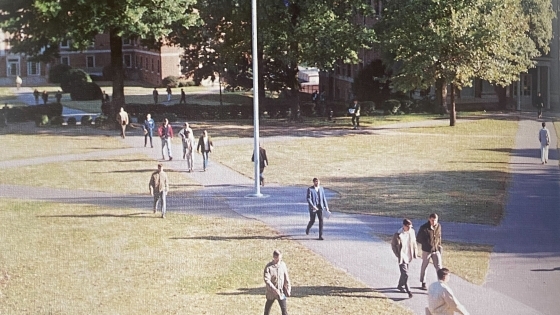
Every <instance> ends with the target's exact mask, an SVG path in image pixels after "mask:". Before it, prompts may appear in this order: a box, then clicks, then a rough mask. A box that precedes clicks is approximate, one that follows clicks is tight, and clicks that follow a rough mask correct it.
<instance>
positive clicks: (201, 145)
mask: <svg viewBox="0 0 560 315" xmlns="http://www.w3.org/2000/svg"><path fill="white" fill-rule="evenodd" d="M213 148H214V145H213V144H212V139H210V137H209V136H208V131H206V130H204V131H203V132H202V135H201V136H200V138H198V145H197V146H196V152H198V153H202V167H203V171H204V172H206V169H207V168H208V157H209V156H208V154H209V153H210V152H212V149H213Z"/></svg>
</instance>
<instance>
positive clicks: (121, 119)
mask: <svg viewBox="0 0 560 315" xmlns="http://www.w3.org/2000/svg"><path fill="white" fill-rule="evenodd" d="M117 123H118V124H119V126H120V127H121V138H123V139H124V138H126V126H128V113H127V112H126V111H125V110H124V108H122V107H121V111H120V112H119V113H118V114H117Z"/></svg>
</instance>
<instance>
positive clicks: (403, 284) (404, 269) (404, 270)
mask: <svg viewBox="0 0 560 315" xmlns="http://www.w3.org/2000/svg"><path fill="white" fill-rule="evenodd" d="M399 270H400V272H401V277H400V278H399V287H400V288H404V289H405V291H406V292H410V290H409V289H408V264H407V263H402V264H400V265H399Z"/></svg>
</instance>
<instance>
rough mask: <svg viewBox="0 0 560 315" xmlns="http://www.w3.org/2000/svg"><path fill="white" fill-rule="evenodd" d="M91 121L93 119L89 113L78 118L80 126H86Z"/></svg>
mask: <svg viewBox="0 0 560 315" xmlns="http://www.w3.org/2000/svg"><path fill="white" fill-rule="evenodd" d="M92 121H93V119H92V118H91V116H90V115H84V116H82V118H81V119H80V124H82V126H88V125H91V122H92Z"/></svg>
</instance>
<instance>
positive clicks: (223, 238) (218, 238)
mask: <svg viewBox="0 0 560 315" xmlns="http://www.w3.org/2000/svg"><path fill="white" fill-rule="evenodd" d="M288 238H290V235H275V236H263V235H254V236H193V237H171V238H170V239H172V240H207V241H243V240H284V239H288Z"/></svg>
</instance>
